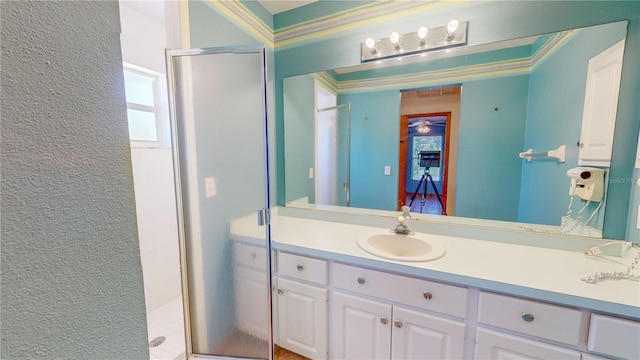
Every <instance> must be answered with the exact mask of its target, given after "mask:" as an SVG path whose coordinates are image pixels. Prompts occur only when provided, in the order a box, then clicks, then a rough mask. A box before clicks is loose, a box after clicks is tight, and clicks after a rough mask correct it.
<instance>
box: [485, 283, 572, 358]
mask: <svg viewBox="0 0 640 360" xmlns="http://www.w3.org/2000/svg"><path fill="white" fill-rule="evenodd" d="M581 320H582V313H581V312H580V311H579V310H576V309H571V308H566V307H562V306H557V305H551V304H545V303H540V302H537V301H531V300H525V299H518V298H513V297H510V296H504V295H497V294H492V293H486V292H481V293H480V301H479V303H478V322H479V323H482V324H486V325H492V326H496V327H500V328H504V329H508V330H512V331H516V332H520V333H523V334H527V335H531V336H537V337H540V338H545V339H549V340H553V341H557V342H561V343H565V344H570V345H574V346H575V345H577V344H578V341H579V339H580V324H581Z"/></svg>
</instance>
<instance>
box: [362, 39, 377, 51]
mask: <svg viewBox="0 0 640 360" xmlns="http://www.w3.org/2000/svg"><path fill="white" fill-rule="evenodd" d="M364 44H365V45H366V46H367V48H369V50H373V49H375V47H376V41H375V40H373V38H367V40H365V41H364Z"/></svg>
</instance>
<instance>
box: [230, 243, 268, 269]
mask: <svg viewBox="0 0 640 360" xmlns="http://www.w3.org/2000/svg"><path fill="white" fill-rule="evenodd" d="M233 256H234V257H235V262H236V265H242V266H247V267H251V268H255V269H257V270H267V249H266V248H264V247H262V246H255V245H249V244H245V243H241V242H234V243H233Z"/></svg>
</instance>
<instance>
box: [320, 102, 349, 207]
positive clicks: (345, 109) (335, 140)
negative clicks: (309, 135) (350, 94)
mask: <svg viewBox="0 0 640 360" xmlns="http://www.w3.org/2000/svg"><path fill="white" fill-rule="evenodd" d="M317 112H318V113H317V117H316V121H317V125H316V139H315V143H316V194H315V198H316V204H318V205H335V206H349V166H350V165H349V159H350V156H349V154H350V152H351V150H350V136H351V105H350V104H344V105H338V106H331V107H328V108H323V109H318V111H317Z"/></svg>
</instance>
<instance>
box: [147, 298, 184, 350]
mask: <svg viewBox="0 0 640 360" xmlns="http://www.w3.org/2000/svg"><path fill="white" fill-rule="evenodd" d="M147 327H148V331H149V341H151V340H153V339H155V338H157V337H159V336H164V337H165V338H166V340H165V341H164V343H162V344H161V345H160V346H157V347H150V348H149V355H150V357H151V360H184V359H185V348H184V322H183V318H182V297H177V298H174V299H173V300H171V301H170V302H168V303H166V304H164V305H162V306H160V307H159V308H157V309H156V310H154V311H152V312H151V313H150V314H148V315H147Z"/></svg>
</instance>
